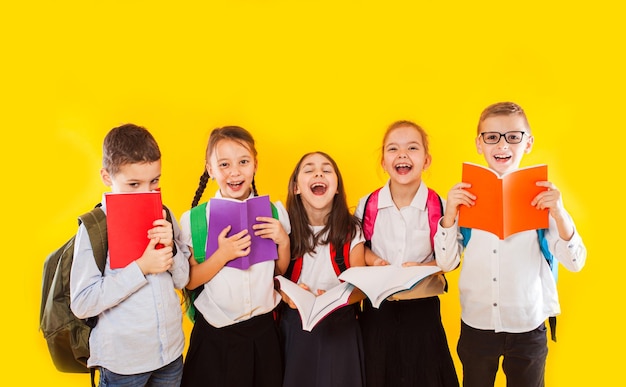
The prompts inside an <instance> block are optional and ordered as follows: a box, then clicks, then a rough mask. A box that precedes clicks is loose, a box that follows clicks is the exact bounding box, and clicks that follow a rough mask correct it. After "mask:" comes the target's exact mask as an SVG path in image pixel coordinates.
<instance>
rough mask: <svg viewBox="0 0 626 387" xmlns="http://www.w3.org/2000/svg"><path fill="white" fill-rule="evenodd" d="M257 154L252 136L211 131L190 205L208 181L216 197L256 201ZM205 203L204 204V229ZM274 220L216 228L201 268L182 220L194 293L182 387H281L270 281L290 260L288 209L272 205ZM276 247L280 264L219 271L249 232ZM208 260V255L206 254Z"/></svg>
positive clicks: (238, 253)
mask: <svg viewBox="0 0 626 387" xmlns="http://www.w3.org/2000/svg"><path fill="white" fill-rule="evenodd" d="M256 170H257V151H256V148H255V145H254V139H253V138H252V135H250V133H249V132H248V131H247V130H245V129H243V128H241V127H237V126H226V127H223V128H217V129H214V130H213V131H212V132H211V135H210V137H209V142H208V145H207V149H206V165H205V171H204V173H203V174H202V176H201V178H200V185H199V187H198V189H197V191H196V194H195V197H194V199H193V202H192V208H193V207H195V206H196V205H198V202H199V201H200V198H201V197H202V194H203V192H204V190H205V188H206V185H207V182H208V180H209V177H210V178H212V179H214V180H215V181H216V182H217V185H218V186H219V190H218V191H217V192H216V193H215V197H216V198H230V199H237V200H245V199H247V198H249V197H252V196H257V195H258V194H257V190H256V186H255V183H254V175H255V173H256ZM210 204H211V202H210V201H209V202H208V205H207V206H206V212H207V216H206V219H207V227H211V224H210V223H209V212H210V210H211V205H210ZM274 206H275V208H276V209H277V212H278V219H274V218H272V217H259V218H257V221H258V222H259V223H257V224H255V225H254V226H253V229H252V230H243V231H241V232H239V233H235V234H232V235H231V234H229V231H230V229H231V226H228V227H226V228H225V229H223V230H220V231H221V232H220V235H219V239H218V245H219V247H218V249H217V250H216V251H215V252H214V253H213V254H211V255H210V256H208V257H206V260H204V261H203V262H201V263H199V262H198V261H197V260H196V258H195V257H194V255H193V244H192V236H191V217H190V212H191V211H187V212H185V213H184V214H183V215H182V216H181V228H182V240H183V241H184V242H185V243H186V244H187V245H188V246H189V248H190V249H191V250H192V256H191V258H190V259H189V262H190V270H189V272H190V278H189V283H188V284H187V290H188V291H193V292H194V294H195V299H194V300H193V307H194V309H195V313H194V320H195V323H194V327H193V330H192V332H191V337H190V342H189V349H188V351H187V356H186V359H185V365H184V369H183V380H182V386H185V387H188V386H207V385H215V386H277V387H278V386H280V385H281V384H282V374H283V371H282V359H281V348H280V343H279V336H278V331H277V327H276V324H275V323H274V318H273V311H274V309H275V307H276V306H277V305H278V303H279V302H280V300H281V296H280V295H279V293H278V292H277V291H276V290H274V275H275V274H282V273H284V272H285V271H286V270H287V267H288V265H289V261H290V242H289V232H290V231H291V227H290V224H289V218H288V215H287V211H286V210H285V208H284V206H283V205H282V204H281V203H280V202H276V203H275V204H274ZM252 232H254V233H255V235H258V236H261V237H262V238H268V239H271V240H273V241H274V243H276V245H277V249H278V259H277V260H276V261H274V260H269V261H263V262H259V263H256V264H254V265H252V266H250V267H249V268H248V269H246V270H241V269H237V268H232V267H228V266H225V265H226V264H227V263H228V262H229V261H231V260H233V259H235V258H237V257H242V256H245V255H248V254H249V252H250V244H251V243H250V240H251V237H250V234H249V233H252ZM207 255H208V254H207Z"/></svg>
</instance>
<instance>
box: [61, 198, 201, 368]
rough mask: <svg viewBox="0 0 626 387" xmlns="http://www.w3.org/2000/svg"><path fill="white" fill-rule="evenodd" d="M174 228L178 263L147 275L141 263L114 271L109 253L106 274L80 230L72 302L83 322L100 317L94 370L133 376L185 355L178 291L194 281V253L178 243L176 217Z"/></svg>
mask: <svg viewBox="0 0 626 387" xmlns="http://www.w3.org/2000/svg"><path fill="white" fill-rule="evenodd" d="M103 203H104V200H103ZM104 207H105V206H104V205H103V206H102V209H103V210H104V211H105V213H106V208H104ZM172 226H173V229H174V238H175V244H176V255H175V256H174V265H173V266H172V268H171V269H170V270H169V271H166V272H164V273H161V274H150V275H146V276H144V275H143V273H142V272H141V269H140V268H139V266H138V265H137V263H136V262H132V263H131V264H129V265H128V266H126V267H125V268H122V269H111V267H110V265H109V257H108V254H107V260H106V267H105V272H104V276H103V275H102V274H101V273H100V270H99V269H98V266H97V265H96V262H95V259H94V256H93V250H92V246H91V243H90V241H89V236H88V234H87V229H86V228H85V226H84V225H81V226H80V227H79V229H78V233H77V234H76V239H75V246H74V261H73V263H72V271H71V276H70V300H71V309H72V312H74V314H75V315H76V316H77V317H78V318H87V317H93V316H98V324H97V325H96V327H95V328H94V329H93V330H92V331H91V335H90V337H89V347H90V357H89V360H88V362H87V365H88V366H89V367H95V366H101V367H104V368H106V369H108V370H110V371H112V372H115V373H118V374H123V375H132V374H138V373H143V372H148V371H153V370H156V369H158V368H161V367H163V366H165V365H167V364H169V363H171V362H172V361H174V360H176V359H177V358H178V357H179V356H180V355H181V354H182V352H183V348H184V344H185V337H184V333H183V329H182V310H181V302H180V297H179V295H178V293H177V292H176V289H182V288H183V287H184V286H185V285H186V284H187V282H188V281H189V261H188V260H189V256H190V252H189V249H188V248H187V246H186V245H185V244H184V243H180V242H179V237H180V229H179V226H178V223H177V222H176V220H175V219H174V218H173V217H172Z"/></svg>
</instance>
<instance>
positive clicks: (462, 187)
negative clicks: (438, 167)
mask: <svg viewBox="0 0 626 387" xmlns="http://www.w3.org/2000/svg"><path fill="white" fill-rule="evenodd" d="M471 186H472V185H471V184H469V183H463V182H461V183H457V184H455V185H454V187H452V189H451V190H450V192H448V197H447V199H446V210H445V213H444V215H443V219H442V221H441V226H443V227H452V225H453V224H454V220H455V219H456V216H457V214H458V213H459V207H460V206H466V207H471V206H473V205H474V204H475V200H476V196H475V195H472V193H471V192H469V191H467V190H466V188H470V187H471Z"/></svg>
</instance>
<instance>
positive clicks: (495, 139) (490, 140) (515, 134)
mask: <svg viewBox="0 0 626 387" xmlns="http://www.w3.org/2000/svg"><path fill="white" fill-rule="evenodd" d="M525 134H526V132H523V131H521V130H519V131H518V130H514V131H512V132H506V133H499V132H482V133H481V134H480V136H481V137H482V138H483V141H484V142H485V144H497V143H499V142H500V139H501V138H502V137H504V141H506V142H508V143H509V144H519V143H520V142H522V139H523V138H524V135H525Z"/></svg>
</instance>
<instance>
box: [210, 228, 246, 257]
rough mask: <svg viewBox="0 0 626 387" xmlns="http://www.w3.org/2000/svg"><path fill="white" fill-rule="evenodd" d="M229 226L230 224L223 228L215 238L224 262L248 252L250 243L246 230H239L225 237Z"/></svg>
mask: <svg viewBox="0 0 626 387" xmlns="http://www.w3.org/2000/svg"><path fill="white" fill-rule="evenodd" d="M231 228H232V227H231V226H227V227H226V228H224V229H223V230H222V232H221V233H220V235H219V236H218V238H217V244H218V246H219V247H218V251H219V252H220V254H221V255H222V257H223V258H224V259H225V262H229V261H232V260H233V259H235V258H238V257H243V256H246V255H248V254H250V245H251V244H252V242H251V237H250V235H248V230H241V231H240V232H238V233H237V234H235V235H232V236H230V237H227V235H228V232H229V231H230V230H231Z"/></svg>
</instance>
